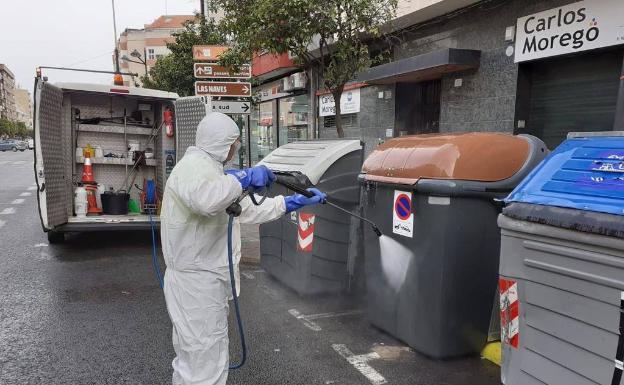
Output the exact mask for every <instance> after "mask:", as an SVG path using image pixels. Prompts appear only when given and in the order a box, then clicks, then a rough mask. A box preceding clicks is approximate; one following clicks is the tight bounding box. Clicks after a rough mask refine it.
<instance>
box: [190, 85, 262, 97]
mask: <svg viewBox="0 0 624 385" xmlns="http://www.w3.org/2000/svg"><path fill="white" fill-rule="evenodd" d="M195 95H210V96H231V97H239V98H248V97H251V83H249V82H240V83H234V82H206V81H196V82H195Z"/></svg>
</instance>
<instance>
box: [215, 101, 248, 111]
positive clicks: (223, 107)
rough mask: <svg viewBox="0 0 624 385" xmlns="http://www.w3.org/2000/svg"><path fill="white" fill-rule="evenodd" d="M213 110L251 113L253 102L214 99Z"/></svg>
mask: <svg viewBox="0 0 624 385" xmlns="http://www.w3.org/2000/svg"><path fill="white" fill-rule="evenodd" d="M212 111H214V112H223V113H224V114H250V113H251V103H249V102H238V101H228V102H223V101H213V102H212Z"/></svg>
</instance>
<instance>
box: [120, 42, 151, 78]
mask: <svg viewBox="0 0 624 385" xmlns="http://www.w3.org/2000/svg"><path fill="white" fill-rule="evenodd" d="M145 55H146V53H145V48H143V57H141V54H140V53H139V51H137V50H136V49H135V50H133V51H132V52H130V56H132V57H134V58H137V60H138V61H136V60H132V59H130V58H129V57H128V56H126V55H123V56H122V57H121V60H123V61H127V62H131V63H137V64H143V67H145V76H147V60H146V56H145Z"/></svg>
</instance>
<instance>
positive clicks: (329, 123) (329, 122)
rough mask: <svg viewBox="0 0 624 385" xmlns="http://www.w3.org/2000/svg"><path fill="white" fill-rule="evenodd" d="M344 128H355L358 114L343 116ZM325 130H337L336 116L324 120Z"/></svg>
mask: <svg viewBox="0 0 624 385" xmlns="http://www.w3.org/2000/svg"><path fill="white" fill-rule="evenodd" d="M340 117H341V118H342V127H343V128H354V127H356V125H357V114H346V115H341V116H340ZM323 128H333V129H334V130H335V129H336V116H335V115H332V116H326V117H324V118H323Z"/></svg>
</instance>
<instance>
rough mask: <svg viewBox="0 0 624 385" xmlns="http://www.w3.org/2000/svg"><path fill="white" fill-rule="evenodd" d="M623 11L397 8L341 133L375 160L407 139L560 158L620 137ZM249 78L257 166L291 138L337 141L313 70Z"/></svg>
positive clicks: (555, 1) (558, 3) (572, 6)
mask: <svg viewBox="0 0 624 385" xmlns="http://www.w3.org/2000/svg"><path fill="white" fill-rule="evenodd" d="M623 14H624V2H623V1H621V0H585V1H581V2H574V1H572V0H483V1H474V0H437V1H436V0H422V1H418V0H400V1H399V6H398V9H397V16H396V19H395V20H394V21H393V22H392V23H391V25H390V27H389V31H390V33H391V34H393V35H394V37H395V39H393V40H394V41H398V42H399V43H398V44H395V45H394V46H393V47H392V55H391V60H390V62H388V63H386V64H382V65H379V66H376V67H373V68H370V69H369V70H367V71H364V72H363V73H361V74H359V75H358V76H357V78H356V79H353V81H352V82H351V83H350V84H348V85H347V86H346V88H345V92H344V94H343V97H342V100H341V110H342V122H343V129H344V132H345V136H346V137H347V138H357V139H360V140H362V141H363V142H364V143H365V152H366V153H367V154H368V153H370V152H371V151H372V150H373V149H374V148H375V147H376V146H377V145H378V144H379V143H382V142H383V141H385V140H387V139H389V138H392V137H398V136H403V135H414V134H426V133H445V132H469V131H488V132H504V133H510V134H512V133H513V134H531V135H535V136H537V137H539V138H541V139H542V140H544V142H545V143H546V144H547V145H548V146H549V148H551V149H552V148H554V147H556V146H557V145H558V144H559V143H561V142H562V141H563V140H564V139H565V137H566V135H567V134H568V133H569V132H579V131H605V130H606V131H608V130H614V129H619V130H624V72H623V71H624V27H622V25H621V20H620V19H621V18H619V19H618V17H617V15H623ZM573 16H574V17H573ZM549 23H550V24H549ZM252 72H253V75H254V77H256V79H258V80H259V81H260V85H259V86H257V87H255V88H254V92H255V94H256V99H257V101H258V103H257V104H256V106H255V109H254V110H253V111H252V114H251V118H250V120H249V124H248V126H247V128H246V130H245V136H244V139H245V140H247V141H248V146H246V155H245V156H246V158H247V159H249V163H250V164H255V163H257V162H258V161H260V160H261V159H262V158H263V157H264V156H265V155H266V154H268V153H269V152H270V151H272V150H273V149H275V148H277V147H278V146H281V145H283V144H286V143H289V142H291V141H294V140H306V139H317V138H320V139H330V138H336V136H337V135H336V126H335V114H334V105H335V101H334V100H333V98H332V96H331V95H330V94H328V93H327V91H325V90H323V89H322V87H319V84H322V79H320V77H319V75H318V73H317V71H316V70H315V69H311V70H308V71H302V70H301V69H300V68H298V67H297V66H296V65H295V64H294V63H293V61H292V58H290V57H289V56H288V55H281V56H279V57H275V56H271V55H266V54H265V55H259V56H257V57H255V58H254V59H253V61H252ZM246 163H247V162H246Z"/></svg>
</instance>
